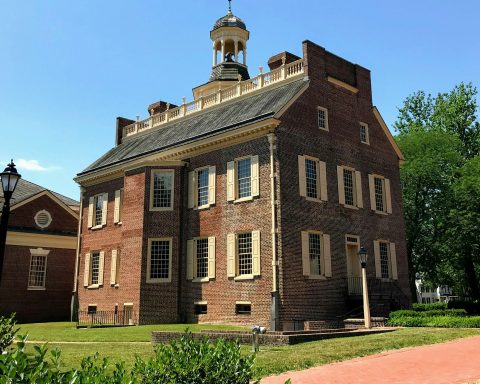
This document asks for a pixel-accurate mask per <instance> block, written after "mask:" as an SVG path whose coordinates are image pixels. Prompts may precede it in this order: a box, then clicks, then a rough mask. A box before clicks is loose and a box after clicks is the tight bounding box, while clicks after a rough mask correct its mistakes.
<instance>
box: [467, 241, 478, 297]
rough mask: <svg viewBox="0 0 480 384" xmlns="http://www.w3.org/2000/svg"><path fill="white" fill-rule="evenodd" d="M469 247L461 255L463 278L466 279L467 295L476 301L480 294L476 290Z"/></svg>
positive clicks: (475, 278)
mask: <svg viewBox="0 0 480 384" xmlns="http://www.w3.org/2000/svg"><path fill="white" fill-rule="evenodd" d="M470 251H471V249H470V247H467V248H466V249H465V251H464V254H463V266H464V270H465V277H466V279H467V294H468V295H469V296H470V298H471V299H472V300H478V299H479V298H480V292H479V289H478V278H477V274H476V272H475V265H474V263H473V257H472V254H471V252H470Z"/></svg>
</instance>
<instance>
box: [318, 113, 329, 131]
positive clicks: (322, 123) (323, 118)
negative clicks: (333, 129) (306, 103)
mask: <svg viewBox="0 0 480 384" xmlns="http://www.w3.org/2000/svg"><path fill="white" fill-rule="evenodd" d="M318 127H319V128H322V129H326V128H327V113H326V111H325V110H324V109H318Z"/></svg>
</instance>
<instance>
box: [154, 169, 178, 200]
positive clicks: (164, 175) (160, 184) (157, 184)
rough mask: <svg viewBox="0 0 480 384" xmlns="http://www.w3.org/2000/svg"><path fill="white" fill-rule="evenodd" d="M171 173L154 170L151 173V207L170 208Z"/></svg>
mask: <svg viewBox="0 0 480 384" xmlns="http://www.w3.org/2000/svg"><path fill="white" fill-rule="evenodd" d="M172 190H173V174H172V173H171V172H154V174H153V196H152V206H153V208H170V207H171V206H172V192H173V191H172Z"/></svg>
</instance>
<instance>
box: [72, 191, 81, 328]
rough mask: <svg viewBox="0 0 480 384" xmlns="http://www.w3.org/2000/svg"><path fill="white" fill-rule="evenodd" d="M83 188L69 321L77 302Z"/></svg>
mask: <svg viewBox="0 0 480 384" xmlns="http://www.w3.org/2000/svg"><path fill="white" fill-rule="evenodd" d="M84 192H85V188H83V187H80V210H79V215H78V216H79V217H78V230H77V254H76V256H75V274H74V276H73V292H72V300H71V303H70V321H74V313H73V312H74V310H75V302H76V301H77V300H78V270H79V265H78V263H79V261H80V246H81V239H82V217H83V195H84Z"/></svg>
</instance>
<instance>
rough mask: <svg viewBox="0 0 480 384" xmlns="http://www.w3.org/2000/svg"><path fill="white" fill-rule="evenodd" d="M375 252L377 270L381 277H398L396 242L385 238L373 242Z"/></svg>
mask: <svg viewBox="0 0 480 384" xmlns="http://www.w3.org/2000/svg"><path fill="white" fill-rule="evenodd" d="M373 248H374V253H375V271H376V277H377V278H379V279H394V280H397V279H398V273H397V256H396V251H395V243H390V242H388V241H385V240H375V241H374V242H373Z"/></svg>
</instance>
